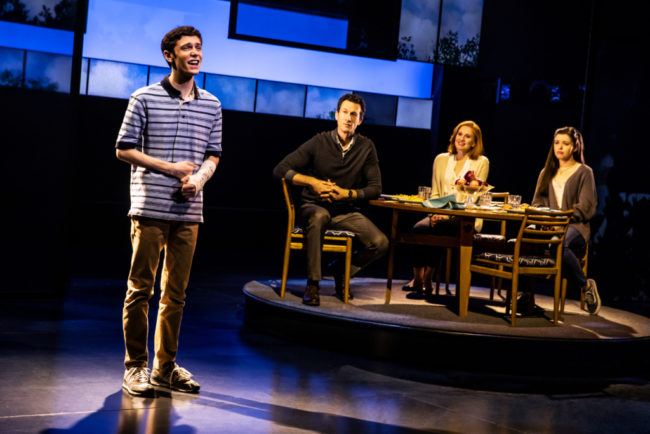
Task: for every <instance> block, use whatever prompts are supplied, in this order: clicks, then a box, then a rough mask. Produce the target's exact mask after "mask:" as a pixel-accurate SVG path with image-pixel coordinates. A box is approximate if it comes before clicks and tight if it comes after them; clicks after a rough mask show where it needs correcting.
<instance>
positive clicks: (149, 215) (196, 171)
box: [116, 26, 221, 395]
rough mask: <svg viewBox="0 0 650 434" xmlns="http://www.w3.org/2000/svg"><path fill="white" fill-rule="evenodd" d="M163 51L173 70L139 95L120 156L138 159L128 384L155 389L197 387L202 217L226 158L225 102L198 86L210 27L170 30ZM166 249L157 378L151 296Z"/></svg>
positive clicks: (145, 391) (133, 390)
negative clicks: (190, 327) (193, 301)
mask: <svg viewBox="0 0 650 434" xmlns="http://www.w3.org/2000/svg"><path fill="white" fill-rule="evenodd" d="M161 50H162V54H163V56H164V57H165V60H166V61H167V63H168V64H169V66H170V67H171V74H170V75H168V76H167V77H165V78H164V79H163V80H162V81H161V82H160V83H156V84H153V85H150V86H147V87H144V88H142V89H138V90H137V91H135V92H134V93H133V94H132V95H131V99H130V100H129V105H128V108H127V110H126V114H125V116H124V121H123V122H122V127H121V128H120V132H119V135H118V137H117V144H116V148H117V151H116V154H117V158H118V159H120V160H122V161H125V162H127V163H130V164H131V208H130V209H129V217H130V218H131V244H132V248H133V255H132V258H131V270H130V272H129V278H128V282H127V292H126V298H125V300H124V308H123V330H124V341H125V346H126V355H125V360H124V365H125V368H126V370H125V373H124V381H123V386H122V387H123V388H124V389H125V390H127V391H128V392H129V393H130V394H132V395H149V394H152V393H153V391H154V389H153V386H152V384H154V385H158V386H164V387H167V388H170V389H172V390H177V391H183V392H197V391H198V390H199V384H198V383H197V382H196V381H195V380H194V378H193V377H192V374H191V373H190V372H188V371H187V370H186V369H183V368H181V367H180V366H178V365H177V364H176V353H177V350H178V336H179V333H180V325H181V317H182V314H183V307H184V305H185V290H186V288H187V284H188V282H189V276H190V268H191V265H192V258H193V256H194V249H195V246H196V240H197V235H198V226H199V223H202V222H203V192H202V189H203V186H204V184H205V183H206V182H207V181H208V179H210V177H211V176H212V174H213V173H214V171H215V169H216V167H217V165H218V164H219V158H220V156H221V103H220V102H219V100H217V98H215V97H214V96H213V95H211V94H210V93H209V92H206V91H205V90H203V89H199V88H198V87H197V86H196V84H195V82H194V76H195V75H197V74H198V73H199V68H200V66H201V60H202V57H203V52H202V38H201V33H199V31H198V30H196V29H195V28H193V27H190V26H182V27H178V28H175V29H173V30H172V31H170V32H169V33H167V34H166V35H165V36H164V38H163V40H162V43H161ZM163 249H164V250H165V255H164V265H163V270H162V276H161V283H160V304H159V307H158V316H157V320H156V330H155V335H154V342H155V343H154V347H155V348H154V351H155V354H154V359H153V370H152V372H151V378H149V370H148V369H147V366H148V349H147V335H148V302H149V299H150V298H151V297H152V295H153V292H154V282H155V280H156V272H157V269H158V262H159V259H160V252H161V251H162V250H163Z"/></svg>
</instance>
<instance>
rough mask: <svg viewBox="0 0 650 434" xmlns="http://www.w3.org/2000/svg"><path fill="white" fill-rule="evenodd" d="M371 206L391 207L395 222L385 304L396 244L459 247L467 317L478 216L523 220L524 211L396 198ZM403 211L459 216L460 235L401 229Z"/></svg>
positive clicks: (461, 303) (462, 307)
mask: <svg viewBox="0 0 650 434" xmlns="http://www.w3.org/2000/svg"><path fill="white" fill-rule="evenodd" d="M369 203H370V205H372V206H375V207H378V208H386V209H390V210H392V214H393V215H392V223H391V233H390V249H389V254H388V271H387V276H386V279H387V280H386V301H385V302H386V303H387V304H388V303H390V299H391V290H392V284H393V271H394V270H393V265H394V261H395V247H396V246H397V244H420V245H428V246H438V247H458V250H459V255H458V257H459V269H460V273H459V277H458V280H459V281H458V284H457V286H456V288H457V289H456V291H457V292H456V294H457V296H458V316H460V317H464V316H467V307H468V304H469V289H470V283H471V282H470V281H471V273H470V270H469V268H470V263H471V260H472V247H473V243H474V232H475V230H474V223H475V220H476V219H477V218H482V219H489V220H498V221H503V220H505V221H516V222H521V221H522V220H523V218H524V213H523V212H516V211H512V210H511V211H510V212H509V211H506V210H502V209H497V208H494V209H485V208H468V209H443V208H427V207H425V206H423V205H422V204H421V203H409V202H400V201H394V200H383V199H379V200H371V201H369ZM400 213H425V214H431V213H435V214H444V215H449V216H455V217H457V218H458V219H459V223H460V225H459V232H458V235H456V236H454V235H452V236H444V235H432V234H421V233H414V232H412V231H411V228H408V230H406V231H401V230H400V228H399V225H398V223H399V215H400Z"/></svg>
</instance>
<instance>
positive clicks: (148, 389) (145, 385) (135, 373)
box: [122, 366, 154, 396]
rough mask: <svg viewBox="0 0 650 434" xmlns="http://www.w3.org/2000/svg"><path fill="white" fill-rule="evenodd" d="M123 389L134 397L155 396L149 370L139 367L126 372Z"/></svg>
mask: <svg viewBox="0 0 650 434" xmlns="http://www.w3.org/2000/svg"><path fill="white" fill-rule="evenodd" d="M122 388H123V389H124V390H126V391H127V392H129V393H130V394H131V395H134V396H146V395H153V392H154V388H153V386H152V385H151V384H149V370H148V369H147V368H144V367H139V366H138V367H134V368H129V369H127V370H126V371H124V381H123V382H122Z"/></svg>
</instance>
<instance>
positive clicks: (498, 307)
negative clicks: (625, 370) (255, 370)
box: [243, 278, 650, 370]
mask: <svg viewBox="0 0 650 434" xmlns="http://www.w3.org/2000/svg"><path fill="white" fill-rule="evenodd" d="M406 283H407V282H406V281H399V280H396V281H394V282H393V291H392V297H391V303H390V304H386V303H385V302H384V300H385V288H386V280H385V279H374V278H355V279H352V281H351V285H350V287H351V291H352V292H353V293H354V299H353V300H351V301H350V302H349V303H348V304H344V303H343V302H342V301H341V300H339V299H338V298H337V297H335V296H334V288H333V282H332V281H331V280H324V281H322V282H321V291H320V292H321V305H320V306H318V307H312V306H305V305H303V304H302V293H303V291H304V284H305V283H304V280H290V281H289V282H288V284H287V291H286V294H285V298H284V299H282V298H280V296H279V293H280V289H279V288H280V282H279V280H271V281H251V282H248V283H246V285H245V286H244V289H243V290H244V294H245V295H246V297H247V303H248V305H247V308H248V311H249V312H248V313H249V314H248V315H247V318H248V319H249V322H251V323H252V324H257V325H260V326H262V327H263V328H264V329H266V330H268V331H270V332H272V333H274V334H279V335H287V336H288V337H290V338H298V339H307V340H310V341H312V342H314V341H317V342H318V341H323V340H324V343H325V344H326V345H328V346H330V347H332V346H334V347H336V346H337V344H342V345H344V344H345V343H344V342H342V341H343V340H344V339H341V337H340V336H337V337H335V338H332V339H331V340H330V337H331V336H332V335H333V333H334V335H335V334H336V332H335V331H336V329H340V330H342V331H344V333H345V335H346V336H350V335H351V334H354V335H355V339H361V340H362V341H364V342H379V343H377V345H375V346H372V347H369V346H368V345H365V348H366V351H368V352H369V353H370V355H375V356H379V357H382V358H392V357H393V356H396V357H398V358H404V357H407V358H408V354H409V353H413V354H411V356H412V358H414V359H417V358H418V357H421V354H422V348H423V347H422V346H421V345H426V346H428V345H430V344H432V343H434V344H435V345H439V346H441V347H440V348H447V349H451V350H452V351H453V352H454V354H456V357H455V359H456V361H455V362H454V363H455V364H456V366H458V362H463V363H462V364H463V366H464V368H465V369H473V367H472V366H471V362H472V361H473V360H474V358H475V357H476V356H480V357H479V358H480V359H481V362H480V363H479V362H478V361H477V365H476V366H475V367H476V368H485V367H490V366H492V365H493V366H492V367H495V366H496V367H503V364H504V363H508V360H509V358H510V357H511V356H513V355H516V354H518V353H522V352H526V351H532V352H533V354H534V353H535V352H538V351H549V352H555V353H557V354H558V355H559V356H560V357H561V358H562V359H563V361H564V363H565V364H566V365H567V366H573V367H575V368H581V367H583V366H584V365H585V364H587V363H590V364H591V365H592V367H593V368H594V369H596V370H598V369H611V368H612V366H609V365H611V360H610V357H611V352H612V351H615V352H616V354H618V355H619V356H620V357H624V358H623V359H618V362H619V363H617V365H618V366H619V367H620V365H621V363H620V362H623V365H624V367H629V368H631V369H639V368H640V369H644V367H643V366H640V365H637V363H635V361H634V360H626V359H625V357H628V356H629V357H630V359H633V354H634V353H636V352H637V351H645V350H648V349H650V319H649V318H647V317H644V316H640V315H636V314H634V313H630V312H626V311H623V310H619V309H614V308H610V307H607V306H603V307H602V309H601V310H600V312H599V314H598V315H590V314H588V313H587V312H585V311H583V310H581V309H580V305H579V301H577V300H571V299H567V300H566V304H565V311H564V313H563V314H561V315H560V322H559V324H557V325H555V324H553V322H552V321H551V319H552V315H553V298H552V297H551V296H548V295H544V294H543V293H537V294H536V296H535V298H536V304H537V305H538V306H540V307H542V308H543V309H544V313H543V314H542V315H540V316H533V317H519V318H518V319H517V325H516V326H515V327H512V326H510V324H509V318H508V317H506V316H505V308H504V301H503V299H502V298H501V297H499V296H498V295H497V294H495V297H494V300H493V301H491V300H490V299H489V288H483V287H477V286H473V287H472V288H471V291H470V303H469V313H468V315H467V316H466V317H464V318H460V317H459V316H458V315H457V313H456V312H457V306H458V302H457V299H456V297H455V296H454V295H442V294H444V285H442V287H441V289H440V293H441V295H438V296H435V295H433V296H430V297H427V298H423V297H421V296H419V297H418V296H417V294H415V293H413V292H408V291H403V290H402V286H403V285H404V284H406ZM450 291H451V294H454V293H455V288H454V285H453V284H452V285H451V286H450ZM503 294H504V295H505V291H504V292H503ZM292 322H293V323H294V326H292V324H291V323H292ZM324 327H325V328H326V329H327V328H331V329H332V330H330V331H331V332H332V333H324V332H323V331H322V330H323V328H324ZM296 329H298V330H300V333H299V334H297V332H296ZM316 336H318V337H317V338H316ZM347 344H348V346H349V345H352V346H354V345H355V344H354V342H347ZM468 347H470V348H468ZM459 349H460V350H459ZM472 349H473V350H472ZM484 352H495V353H498V354H499V355H500V357H493V358H492V359H494V360H493V362H494V363H491V364H490V363H488V364H485V363H484V361H483V360H484V359H485V357H484ZM602 353H608V354H602ZM636 354H638V353H636ZM535 369H537V366H536V367H535Z"/></svg>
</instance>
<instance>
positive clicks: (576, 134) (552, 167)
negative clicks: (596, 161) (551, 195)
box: [539, 127, 585, 195]
mask: <svg viewBox="0 0 650 434" xmlns="http://www.w3.org/2000/svg"><path fill="white" fill-rule="evenodd" d="M558 134H565V135H567V136H569V137H570V138H571V141H572V142H573V146H574V147H575V148H574V150H573V159H574V160H576V161H577V162H579V163H582V164H585V157H584V149H585V143H584V141H583V140H582V134H580V131H578V130H577V129H576V128H573V127H562V128H558V129H557V130H555V134H553V141H555V137H557V135H558ZM559 168H560V162H559V161H558V159H557V157H556V156H555V150H554V146H553V143H551V149H549V151H548V156H547V157H546V164H545V165H544V171H543V173H542V181H541V182H540V184H539V192H540V193H541V194H544V195H546V194H548V186H549V185H550V184H551V180H552V179H553V177H554V176H555V174H556V173H557V170H558V169H559Z"/></svg>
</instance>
